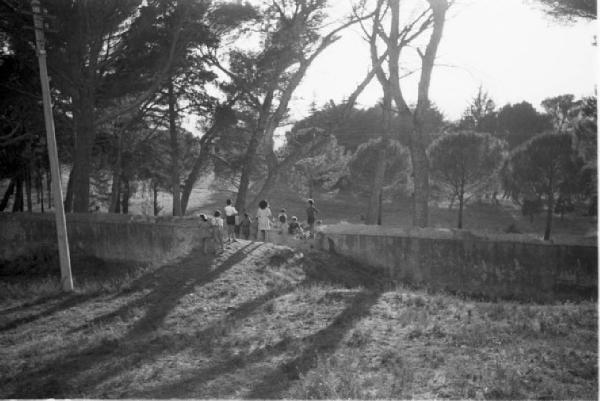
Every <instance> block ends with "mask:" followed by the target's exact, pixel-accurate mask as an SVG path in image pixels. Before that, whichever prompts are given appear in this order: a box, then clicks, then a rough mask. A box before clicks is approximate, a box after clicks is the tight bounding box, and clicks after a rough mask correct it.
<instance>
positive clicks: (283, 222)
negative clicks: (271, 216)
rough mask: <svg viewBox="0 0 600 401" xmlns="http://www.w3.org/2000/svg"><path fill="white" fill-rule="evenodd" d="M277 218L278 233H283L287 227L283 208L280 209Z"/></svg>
mask: <svg viewBox="0 0 600 401" xmlns="http://www.w3.org/2000/svg"><path fill="white" fill-rule="evenodd" d="M277 218H278V219H279V233H280V234H283V233H285V231H286V229H287V214H285V209H281V211H280V212H279V215H278V216H277Z"/></svg>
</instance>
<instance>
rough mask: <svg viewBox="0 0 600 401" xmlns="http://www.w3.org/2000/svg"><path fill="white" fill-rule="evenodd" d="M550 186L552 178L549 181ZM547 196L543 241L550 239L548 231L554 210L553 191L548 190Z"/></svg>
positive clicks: (549, 231) (550, 230)
mask: <svg viewBox="0 0 600 401" xmlns="http://www.w3.org/2000/svg"><path fill="white" fill-rule="evenodd" d="M550 182H551V184H550V186H552V180H551V181H550ZM547 196H548V202H547V203H548V205H547V206H548V210H547V211H546V230H545V231H544V241H548V240H550V233H551V232H552V214H553V210H554V193H553V192H549V193H548V194H547Z"/></svg>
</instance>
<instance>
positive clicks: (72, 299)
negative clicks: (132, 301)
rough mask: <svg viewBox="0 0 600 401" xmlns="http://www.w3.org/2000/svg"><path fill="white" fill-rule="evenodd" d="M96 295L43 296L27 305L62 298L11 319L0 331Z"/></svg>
mask: <svg viewBox="0 0 600 401" xmlns="http://www.w3.org/2000/svg"><path fill="white" fill-rule="evenodd" d="M98 295H99V293H97V292H95V293H91V294H61V295H60V296H51V297H44V301H41V302H37V301H36V302H35V303H33V304H30V306H29V307H31V305H39V304H41V303H43V302H48V301H51V300H57V299H60V298H63V299H62V300H59V301H58V302H57V303H56V304H54V305H52V306H50V307H49V308H45V309H43V310H41V311H39V312H36V313H30V314H28V315H27V316H23V317H20V318H17V319H14V320H11V321H10V322H8V323H6V324H4V325H2V326H0V332H3V331H8V330H12V329H14V328H17V327H19V326H21V325H23V324H27V323H31V322H34V321H36V320H38V319H40V318H43V317H48V316H50V315H52V314H54V313H57V312H61V311H63V310H66V309H69V308H72V307H74V306H77V305H79V304H82V303H84V302H86V301H88V300H90V299H92V298H95V297H97V296H98ZM27 307H28V306H25V305H22V306H20V307H16V308H18V309H26V308H27ZM9 313H10V312H9Z"/></svg>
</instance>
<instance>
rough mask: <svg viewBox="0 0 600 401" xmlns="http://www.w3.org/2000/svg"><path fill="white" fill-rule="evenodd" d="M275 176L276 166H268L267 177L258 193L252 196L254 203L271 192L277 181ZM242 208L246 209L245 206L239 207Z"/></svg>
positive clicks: (276, 175)
mask: <svg viewBox="0 0 600 401" xmlns="http://www.w3.org/2000/svg"><path fill="white" fill-rule="evenodd" d="M277 177H278V173H277V168H269V172H268V173H267V178H266V179H265V182H264V183H263V185H262V188H261V189H260V191H259V192H258V194H256V196H255V197H254V200H253V202H254V203H255V204H258V202H260V201H261V200H262V199H266V198H267V197H268V196H269V193H271V190H272V189H273V187H274V186H275V184H276V183H277ZM236 209H237V208H236ZM237 210H240V209H237ZM243 210H246V209H245V208H244V209H241V211H243Z"/></svg>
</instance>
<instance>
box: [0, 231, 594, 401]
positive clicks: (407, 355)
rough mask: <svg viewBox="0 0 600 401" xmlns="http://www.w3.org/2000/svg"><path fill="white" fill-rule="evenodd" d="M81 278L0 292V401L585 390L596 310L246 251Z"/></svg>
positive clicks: (482, 395)
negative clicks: (480, 297) (66, 290)
mask: <svg viewBox="0 0 600 401" xmlns="http://www.w3.org/2000/svg"><path fill="white" fill-rule="evenodd" d="M87 274H88V273H86V272H81V271H75V272H74V275H75V279H76V285H77V286H78V288H79V290H78V292H77V293H75V294H72V295H60V294H59V293H58V292H57V291H56V288H57V287H58V282H57V280H56V278H54V279H50V281H51V282H53V283H54V285H55V287H54V288H55V290H54V291H53V290H52V289H51V285H49V284H46V285H44V286H40V287H39V288H44V289H45V295H44V294H42V293H41V292H38V293H37V295H36V291H35V289H36V288H35V287H34V286H32V280H31V279H30V280H28V284H27V285H29V287H27V288H28V289H29V291H27V292H25V291H21V292H19V291H14V290H15V288H17V287H18V285H19V284H18V282H17V281H18V280H13V281H12V284H10V285H11V286H12V287H11V288H12V289H13V291H10V292H8V291H5V290H6V289H7V288H2V291H1V293H2V294H9V293H10V294H12V295H11V296H10V297H8V296H7V295H4V296H3V298H2V300H1V304H0V398H50V397H55V398H140V397H143V398H289V397H292V398H359V399H366V398H411V397H415V398H421V399H422V398H477V399H498V398H538V399H572V398H595V397H596V396H597V392H598V382H597V309H596V308H597V305H596V303H588V302H586V303H581V304H571V303H566V304H556V305H534V304H519V303H513V302H502V303H490V302H479V301H477V300H473V299H463V298H458V297H455V296H450V295H446V294H428V293H426V292H424V291H422V290H416V289H410V288H404V287H390V286H389V285H388V284H387V283H386V282H385V280H383V279H382V278H381V276H379V275H378V274H376V273H374V272H369V271H366V270H365V269H364V268H363V267H361V266H359V265H357V264H355V263H352V262H350V261H348V260H346V259H343V258H340V257H336V256H333V255H329V254H323V253H318V252H310V253H307V254H305V255H303V254H301V253H299V252H297V251H292V250H290V249H289V248H284V247H278V246H274V245H271V244H263V243H251V242H246V241H240V242H238V243H236V244H234V245H233V246H230V247H229V248H228V249H227V250H226V252H225V253H224V254H222V255H220V256H219V257H217V258H214V259H213V258H212V257H207V256H204V255H202V254H201V252H199V251H194V252H192V254H190V255H189V256H188V257H186V258H184V259H181V260H179V261H177V262H175V263H172V264H169V265H166V266H160V267H153V268H151V267H146V268H145V269H144V270H135V271H133V270H132V271H128V272H127V274H128V275H129V276H128V277H124V278H123V277H122V278H119V277H116V276H113V277H112V278H110V281H108V282H104V283H103V282H100V283H97V284H99V285H96V286H94V285H92V281H93V280H92V281H89V282H87V283H86V284H85V285H83V284H82V283H84V282H86V278H87ZM20 280H22V281H25V277H21V279H20ZM53 280H54V281H53ZM90 280H91V279H90ZM95 280H102V279H100V278H96V279H95ZM2 285H3V286H7V285H8V284H2ZM23 285H26V284H23ZM41 295H44V296H41Z"/></svg>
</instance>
